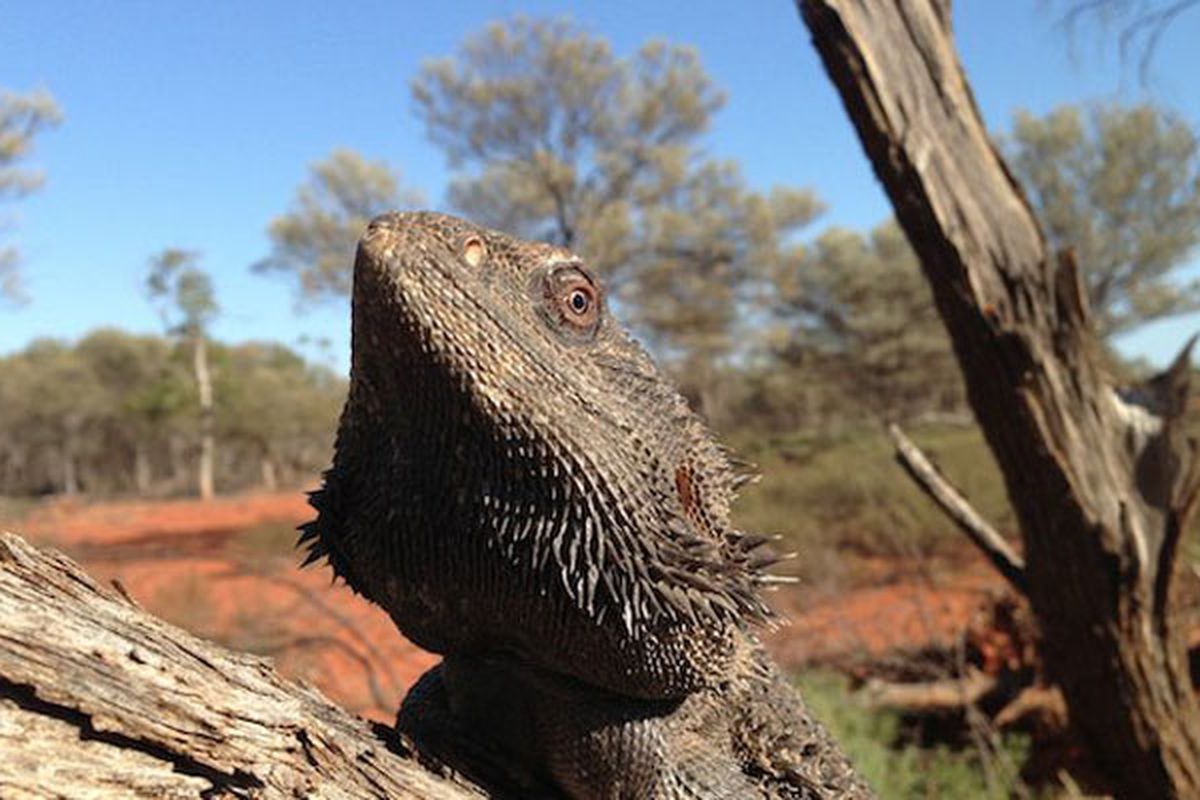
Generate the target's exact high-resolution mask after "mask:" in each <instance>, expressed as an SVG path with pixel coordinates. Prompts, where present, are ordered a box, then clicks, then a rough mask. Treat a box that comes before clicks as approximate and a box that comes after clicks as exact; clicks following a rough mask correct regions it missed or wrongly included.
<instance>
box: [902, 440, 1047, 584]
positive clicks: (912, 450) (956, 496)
mask: <svg viewBox="0 0 1200 800" xmlns="http://www.w3.org/2000/svg"><path fill="white" fill-rule="evenodd" d="M888 434H890V435H891V437H892V442H893V444H895V445H896V460H897V461H898V462H900V466H902V467H904V471H905V472H907V473H908V475H909V477H911V478H912V479H913V480H914V481H915V482H916V483H917V485H918V486H920V487H921V488H922V489H923V490H924V491H925V493H926V494H927V495H929V497H930V498H932V500H933V502H935V503H937V505H938V508H940V509H942V511H944V512H945V513H946V516H948V517H950V519H951V520H953V521H954V524H956V525H958V528H959V530H961V531H962V532H963V533H965V534H966V535H967V537H968V538H970V540H971V541H972V542H974V543H975V546H976V547H978V548H979V549H980V550H981V551H982V552H983V554H984V556H986V557H987V559H988V560H989V561H991V562H992V566H994V567H995V568H996V569H997V570H998V571H999V572H1000V574H1001V575H1003V576H1004V577H1005V579H1006V580H1008V582H1009V583H1010V584H1012V587H1013V588H1014V589H1016V590H1017V591H1018V592H1020V593H1021V594H1022V595H1024V594H1025V593H1026V592H1027V590H1028V581H1027V579H1026V577H1025V562H1024V561H1022V559H1021V557H1020V556H1019V555H1017V553H1016V551H1014V550H1013V549H1012V547H1011V546H1010V545H1009V543H1008V542H1007V541H1005V539H1004V537H1003V536H1001V535H1000V533H999V531H997V530H996V529H995V528H993V527H992V526H991V525H990V524H988V522H987V520H985V519H984V518H983V516H982V515H980V513H979V512H978V511H976V510H975V509H974V508H973V507H972V506H971V504H970V503H969V502H967V499H966V498H965V497H963V496H962V494H961V493H960V492H959V491H958V490H957V489H955V488H954V487H953V486H951V485H950V482H949V481H947V480H946V479H945V478H944V477H942V474H941V473H940V472H938V469H937V467H935V466H934V465H933V463H932V462H931V461H930V460H929V459H928V458H927V457H926V456H925V454H924V453H923V452H921V449H920V448H919V447H917V446H916V444H914V443H913V441H912V440H911V439H909V438H908V436H906V435H905V433H904V431H902V430H900V426H898V425H895V424H892V425H889V426H888Z"/></svg>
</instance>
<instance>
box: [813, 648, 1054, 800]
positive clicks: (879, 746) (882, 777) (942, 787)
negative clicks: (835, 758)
mask: <svg viewBox="0 0 1200 800" xmlns="http://www.w3.org/2000/svg"><path fill="white" fill-rule="evenodd" d="M797 683H798V685H799V687H800V691H801V692H802V693H803V695H804V700H805V702H806V703H807V704H808V706H809V708H811V709H812V712H813V714H815V715H816V717H817V718H818V719H819V720H821V721H822V722H823V723H824V724H825V726H826V727H827V728H828V729H829V731H830V733H832V734H833V736H834V738H835V739H836V740H837V741H838V743H839V744H840V745H841V747H842V748H843V750H845V752H846V754H847V755H848V756H849V757H850V759H851V761H853V762H854V765H855V767H857V769H858V770H859V772H860V773H861V774H862V775H863V777H864V778H866V780H867V782H868V783H870V784H871V787H872V788H873V789H874V790H875V792H876V793H877V794H878V795H879V797H881V798H887V799H888V800H960V799H962V800H966V799H967V798H970V800H976V799H978V800H1002V799H1003V800H1007V798H1010V797H1021V798H1027V797H1033V796H1035V795H1034V793H1033V792H1031V790H1030V789H1029V788H1028V787H1026V786H1025V785H1024V784H1022V783H1021V782H1020V779H1019V777H1017V770H1018V768H1019V767H1020V765H1021V763H1022V762H1023V761H1024V760H1025V757H1026V755H1027V753H1028V749H1029V740H1028V738H1027V737H1025V736H1009V735H1006V736H1004V737H1003V738H1002V740H1001V743H1000V748H999V750H998V752H997V753H996V754H994V755H993V756H992V757H991V758H990V759H989V763H988V764H987V765H985V763H984V760H983V758H982V757H981V754H980V753H979V751H978V750H975V749H973V748H964V749H958V750H956V749H952V748H950V747H947V746H937V747H929V748H923V747H919V746H917V745H916V744H915V743H912V742H906V741H905V740H904V735H903V730H902V725H901V718H900V716H899V715H898V714H896V713H893V712H887V711H873V710H871V709H868V708H867V707H866V706H865V705H864V704H863V702H862V701H861V700H860V699H859V698H858V696H856V695H855V694H854V693H853V692H851V691H850V689H849V687H848V686H847V683H846V680H845V678H843V677H842V676H840V675H838V674H836V673H833V672H827V671H809V672H805V673H802V674H801V675H799V676H798V678H797ZM985 766H986V767H987V768H986V769H985ZM989 775H990V780H989V777H988V776H989Z"/></svg>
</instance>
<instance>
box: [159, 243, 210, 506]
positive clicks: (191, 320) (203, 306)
mask: <svg viewBox="0 0 1200 800" xmlns="http://www.w3.org/2000/svg"><path fill="white" fill-rule="evenodd" d="M199 259H200V257H199V254H198V253H195V252H190V251H187V250H180V249H178V248H167V249H165V250H163V251H162V252H161V253H159V254H158V255H156V256H154V257H153V258H151V259H150V269H149V272H148V273H147V276H146V291H147V293H148V294H149V296H150V301H151V302H152V303H154V304H155V305H156V306H157V307H158V310H159V314H160V315H161V316H162V319H163V324H164V325H165V326H166V328H167V332H168V333H171V334H174V335H178V336H180V337H181V338H182V339H183V340H184V341H185V342H187V343H188V345H189V346H190V347H191V350H192V374H193V377H194V378H195V380H196V391H197V393H198V395H199V407H200V461H199V467H198V470H197V488H198V490H199V493H200V497H201V498H203V499H205V500H209V499H211V498H212V497H213V494H214V490H213V469H214V463H215V455H216V436H215V433H214V418H213V384H212V373H211V371H210V369H209V363H208V326H209V324H210V323H211V322H212V319H213V317H215V316H216V314H217V310H218V309H217V302H216V298H215V297H214V295H213V288H212V279H211V278H210V277H209V276H208V274H207V273H206V272H204V270H202V269H201V268H200V266H199Z"/></svg>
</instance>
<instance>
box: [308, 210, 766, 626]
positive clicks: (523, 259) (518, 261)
mask: <svg viewBox="0 0 1200 800" xmlns="http://www.w3.org/2000/svg"><path fill="white" fill-rule="evenodd" d="M738 482H739V477H738V476H737V475H736V474H735V471H734V470H733V469H732V468H731V466H730V462H729V459H728V458H727V457H726V455H725V452H724V451H723V450H722V448H721V447H720V446H719V445H717V444H716V442H715V441H714V439H713V437H712V436H711V435H710V433H709V432H708V430H707V429H706V427H705V426H704V425H703V424H702V422H701V421H700V419H699V418H698V417H697V416H696V415H695V414H693V413H692V412H691V411H690V410H689V409H688V406H687V403H686V401H685V400H684V399H683V398H682V397H681V396H680V395H679V394H678V393H677V392H676V391H675V389H674V388H673V387H672V386H671V385H670V383H669V382H667V381H666V380H665V379H664V378H663V377H662V376H661V375H660V374H659V372H658V370H657V369H656V367H655V365H654V363H653V362H652V361H651V359H650V358H649V356H648V355H647V354H646V352H645V351H644V350H643V349H642V348H641V347H640V346H639V345H638V344H637V343H636V342H635V341H634V340H633V339H632V338H631V337H630V336H629V335H628V333H627V332H626V331H625V330H624V329H623V328H622V326H621V325H620V324H619V323H618V322H617V320H616V319H615V318H614V317H613V316H612V314H611V312H610V309H609V304H608V302H607V299H606V297H605V293H604V288H603V286H602V285H601V283H600V281H599V280H598V279H597V277H596V276H595V275H594V274H592V272H591V271H590V269H589V268H588V265H587V263H586V262H585V261H584V260H583V259H581V258H580V257H579V256H577V255H575V254H574V253H571V252H569V251H567V250H564V249H563V248H560V247H555V246H552V245H549V244H543V243H536V242H527V241H523V240H519V239H516V238H513V237H510V236H508V235H505V234H503V233H500V232H497V231H492V230H488V229H485V228H482V227H479V226H476V225H473V224H471V223H469V222H466V221H464V220H460V219H457V218H454V217H450V216H446V215H442V214H435V213H429V212H415V213H391V214H385V215H383V216H380V217H378V218H376V219H375V220H374V221H373V222H372V223H371V224H370V226H369V228H368V229H367V231H366V233H365V234H364V236H363V238H362V240H361V241H360V243H359V249H358V255H357V258H356V263H355V272H354V294H353V356H352V368H351V389H350V397H349V400H348V401H347V406H346V410H345V411H344V412H343V417H342V423H341V427H340V430H339V435H338V445H337V456H336V458H335V463H334V467H333V469H332V470H331V471H330V473H329V474H328V476H327V480H326V487H327V489H326V492H327V493H333V492H334V490H336V491H337V493H339V494H342V495H347V494H348V493H349V494H354V495H355V498H356V499H355V500H354V501H353V504H354V505H356V506H363V507H371V508H374V509H375V511H374V516H375V517H376V518H379V519H382V518H384V517H387V519H388V520H389V522H390V523H391V524H392V526H393V528H394V534H387V535H396V536H421V535H424V536H427V537H430V538H432V537H435V536H437V535H439V534H438V531H447V530H455V531H464V530H469V531H471V534H470V535H473V536H480V537H485V538H486V539H487V540H488V542H489V546H490V547H493V548H494V549H495V550H497V551H499V552H502V553H503V554H504V556H505V557H506V558H507V559H509V560H510V562H511V564H512V567H513V569H517V570H525V571H528V572H529V573H530V575H531V585H536V582H537V581H539V580H545V581H550V582H552V583H555V584H557V585H559V586H561V588H562V589H563V590H564V591H565V592H566V593H567V594H568V595H569V596H570V598H571V600H572V601H573V602H574V603H575V604H576V606H577V607H578V608H580V609H582V610H584V611H585V612H586V613H587V614H589V615H590V616H591V617H592V618H594V619H597V620H600V621H603V620H604V619H606V618H608V619H613V618H615V619H619V620H621V621H622V623H623V625H624V626H625V628H626V629H627V630H629V631H630V632H631V633H632V632H634V631H635V630H636V629H638V628H642V627H644V626H648V625H651V624H653V623H655V622H656V621H657V622H661V621H662V620H664V619H667V620H671V621H683V622H686V621H688V620H692V621H698V620H699V621H702V620H706V619H708V620H711V618H713V617H718V618H721V619H723V620H725V621H731V620H736V621H745V620H747V619H756V618H763V617H765V616H767V615H768V613H769V612H767V610H766V607H765V606H764V605H763V603H762V601H761V600H760V598H759V596H758V592H757V585H758V583H760V582H761V581H762V580H764V575H763V572H762V570H763V568H764V567H765V565H766V564H768V563H770V561H771V560H773V559H770V558H769V557H766V556H764V555H762V554H763V553H764V551H763V550H760V549H758V545H759V544H761V542H762V537H750V536H745V535H743V534H741V533H739V532H738V531H736V530H734V529H733V528H732V526H731V524H730V520H729V506H730V503H731V502H732V500H733V497H734V494H735V489H736V485H737V484H738ZM350 502H351V501H349V500H346V501H345V502H343V503H341V505H342V506H345V505H346V504H347V503H350ZM314 505H316V506H317V507H318V509H319V510H320V511H321V513H322V516H329V517H333V516H335V515H336V514H338V513H344V512H336V511H335V510H334V506H335V505H337V504H336V503H335V502H334V500H333V498H331V497H327V498H325V501H324V503H322V502H320V498H318V501H316V502H314ZM315 525H316V531H317V533H321V535H319V536H318V535H316V533H311V532H310V534H308V535H309V536H310V538H312V539H315V540H316V541H315V543H314V545H313V549H312V553H313V555H314V557H315V556H319V555H328V556H329V558H330V560H331V562H332V563H333V566H334V568H335V570H337V571H338V572H340V573H342V574H343V575H344V576H345V577H347V579H348V580H349V581H350V583H351V584H354V583H355V579H354V574H355V571H356V569H357V566H356V564H355V563H354V559H353V558H351V557H349V556H346V555H339V553H342V554H344V553H348V552H349V551H350V550H351V549H352V548H349V547H347V546H346V545H347V543H346V541H345V538H346V537H348V536H352V535H353V534H352V533H351V532H346V531H347V530H348V529H349V528H353V527H354V526H347V525H345V524H343V525H341V528H342V529H343V532H342V533H340V534H339V536H341V537H342V541H340V542H339V541H338V540H337V537H332V536H328V535H325V534H324V533H322V532H321V529H322V528H326V529H328V528H332V527H337V525H330V524H329V523H328V522H326V523H322V520H321V519H318V521H317V523H315ZM359 527H361V526H359ZM393 549H394V548H393Z"/></svg>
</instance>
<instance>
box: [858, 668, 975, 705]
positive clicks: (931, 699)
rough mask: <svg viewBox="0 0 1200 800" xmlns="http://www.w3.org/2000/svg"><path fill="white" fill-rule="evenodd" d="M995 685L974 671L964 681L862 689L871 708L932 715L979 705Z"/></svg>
mask: <svg viewBox="0 0 1200 800" xmlns="http://www.w3.org/2000/svg"><path fill="white" fill-rule="evenodd" d="M996 685H997V681H996V679H995V678H994V677H992V676H991V675H988V674H986V673H983V672H980V671H979V670H972V671H969V672H968V673H967V674H966V675H965V676H963V677H962V678H947V679H945V680H937V681H927V682H923V683H891V682H889V681H879V680H873V681H869V682H867V684H866V685H865V686H864V687H863V693H864V694H865V696H866V699H867V703H868V704H869V705H870V706H871V707H872V708H891V709H897V710H900V711H908V712H918V713H922V714H929V713H933V712H937V711H961V710H963V709H965V708H966V707H967V706H970V705H974V704H975V703H977V702H979V700H980V698H982V697H983V696H984V695H986V694H987V693H988V692H990V691H992V690H993V689H995V688H996Z"/></svg>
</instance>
